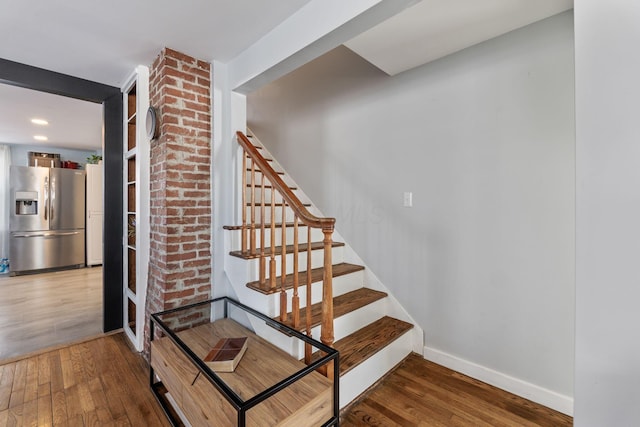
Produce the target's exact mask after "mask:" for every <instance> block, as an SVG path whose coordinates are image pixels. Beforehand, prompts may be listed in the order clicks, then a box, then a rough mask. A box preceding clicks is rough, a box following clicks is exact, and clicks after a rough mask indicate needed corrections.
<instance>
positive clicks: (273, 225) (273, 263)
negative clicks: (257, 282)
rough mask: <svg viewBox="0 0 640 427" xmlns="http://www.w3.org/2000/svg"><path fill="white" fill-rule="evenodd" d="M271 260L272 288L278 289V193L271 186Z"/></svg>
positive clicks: (270, 277)
mask: <svg viewBox="0 0 640 427" xmlns="http://www.w3.org/2000/svg"><path fill="white" fill-rule="evenodd" d="M270 217H271V260H270V261H269V282H270V286H269V287H270V288H271V289H273V290H275V289H276V192H275V188H274V187H273V184H272V185H271V215H270Z"/></svg>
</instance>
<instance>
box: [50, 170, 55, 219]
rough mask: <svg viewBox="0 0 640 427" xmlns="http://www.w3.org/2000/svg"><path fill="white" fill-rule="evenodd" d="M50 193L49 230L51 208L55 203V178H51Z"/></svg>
mask: <svg viewBox="0 0 640 427" xmlns="http://www.w3.org/2000/svg"><path fill="white" fill-rule="evenodd" d="M50 193H51V194H50V197H51V203H50V205H49V206H50V209H51V210H50V211H49V216H50V217H51V221H52V223H51V228H52V227H53V212H54V209H53V207H54V206H55V203H56V178H55V177H52V178H51V191H50Z"/></svg>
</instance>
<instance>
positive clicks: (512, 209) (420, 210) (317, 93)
mask: <svg viewBox="0 0 640 427" xmlns="http://www.w3.org/2000/svg"><path fill="white" fill-rule="evenodd" d="M573 53H574V51H573V17H572V13H571V12H567V13H564V14H562V15H559V16H556V17H552V18H550V19H547V20H545V21H542V22H540V23H538V24H534V25H532V26H529V27H526V28H524V29H521V30H518V31H515V32H512V33H509V34H507V35H505V36H502V37H499V38H497V39H494V40H491V41H489V42H486V43H483V44H481V45H478V46H475V47H472V48H469V49H467V50H464V51H462V52H460V53H458V54H455V55H452V56H449V57H447V58H444V59H442V60H439V61H436V62H434V63H431V64H427V65H426V66H423V67H420V68H417V69H414V70H411V71H408V72H405V73H402V74H400V75H397V76H395V77H388V76H386V75H385V74H384V73H382V72H380V71H379V70H377V69H375V68H374V67H372V66H371V65H370V64H368V63H367V62H365V61H364V60H362V59H361V58H359V57H357V56H355V55H354V54H353V53H352V52H350V51H348V50H347V49H346V48H339V49H337V50H335V51H332V52H330V53H329V54H327V55H325V56H323V57H321V58H319V59H317V60H316V61H314V62H312V63H310V64H308V65H306V66H304V67H302V68H300V69H298V70H296V71H294V72H293V73H291V74H289V75H287V76H285V77H284V78H282V79H280V80H278V81H276V82H274V83H272V84H271V85H269V86H266V87H264V88H262V89H260V90H258V91H256V92H254V93H251V94H249V96H248V120H249V126H250V127H251V128H252V130H253V131H254V132H255V133H256V134H257V136H258V137H259V138H260V139H261V140H262V141H263V142H264V143H265V145H267V146H268V148H269V150H270V151H271V152H272V153H273V154H274V156H276V158H277V159H278V162H280V163H281V164H283V165H284V166H285V168H286V169H287V171H288V172H289V173H290V174H291V175H292V177H293V178H294V179H295V180H296V181H297V183H298V184H299V185H300V186H301V187H302V188H303V190H304V192H305V193H306V194H307V195H309V196H310V197H311V199H312V200H313V201H314V203H315V204H316V205H317V206H318V207H319V208H320V209H321V210H322V211H323V212H324V213H325V214H327V215H330V216H335V217H336V218H337V228H338V230H339V231H340V233H341V234H342V235H343V236H344V237H345V239H347V241H348V242H349V243H350V244H351V245H352V246H353V248H354V249H355V250H356V251H357V252H358V253H359V255H360V256H361V257H362V258H363V259H364V261H365V262H366V263H367V264H368V265H369V267H370V268H371V269H372V270H373V272H374V273H375V274H376V275H378V277H380V278H381V279H382V281H383V282H384V283H385V285H386V286H388V287H389V288H390V289H391V290H392V292H393V293H394V295H395V296H396V297H397V298H398V299H399V300H400V302H401V303H402V304H403V305H404V306H405V308H406V309H407V310H408V311H409V312H410V314H411V315H412V316H413V317H414V318H416V319H417V320H418V322H419V323H420V326H421V327H422V328H423V329H424V330H425V338H426V339H425V342H426V345H427V347H428V349H433V350H437V351H439V352H444V353H445V354H447V355H451V356H453V357H454V358H460V359H461V360H464V361H468V362H470V363H472V364H477V365H481V366H482V367H486V368H489V369H492V370H495V371H497V372H498V373H499V374H500V375H503V374H504V375H506V376H511V377H514V378H516V379H517V381H522V382H524V383H527V384H532V385H535V386H539V387H542V388H544V389H547V390H550V391H552V392H555V393H559V394H560V395H563V396H565V397H566V396H572V394H573V366H574V364H573V360H574V351H573V350H574V347H573V339H574V266H575V257H574V226H575V221H574V196H575V191H574V172H575V169H574V161H575V152H574V92H573V87H574V68H573ZM405 191H412V192H413V198H414V207H413V208H404V207H402V199H403V192H405ZM567 399H569V401H570V398H567Z"/></svg>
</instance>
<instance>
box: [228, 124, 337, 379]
mask: <svg viewBox="0 0 640 427" xmlns="http://www.w3.org/2000/svg"><path fill="white" fill-rule="evenodd" d="M236 135H237V139H238V143H239V144H240V146H241V147H242V148H243V155H242V191H243V193H242V209H243V212H242V252H243V253H246V254H248V255H251V256H256V255H257V256H258V257H259V258H260V264H259V276H260V280H259V281H260V284H261V285H266V282H267V278H266V277H265V276H266V269H267V268H266V258H267V255H266V253H265V246H266V242H265V237H266V224H267V220H266V215H265V213H266V208H267V202H266V200H265V199H266V194H265V188H266V186H265V184H266V183H265V179H266V181H268V184H270V187H269V188H270V189H271V190H270V191H271V201H270V209H269V213H270V220H269V224H268V226H269V231H270V233H269V235H270V246H271V247H270V251H269V256H270V260H269V278H268V281H269V284H268V287H269V289H271V290H272V291H273V292H277V289H276V288H277V285H276V261H275V253H276V249H275V240H276V231H275V226H276V223H275V215H276V192H277V194H278V195H279V197H281V198H282V203H280V206H281V207H282V213H281V221H282V229H281V245H282V249H281V254H280V290H279V292H280V321H282V322H288V323H290V325H291V326H292V327H294V328H296V329H300V328H301V326H302V325H301V324H300V322H301V321H304V322H305V325H304V328H303V329H304V331H305V333H306V334H307V335H309V336H311V302H312V300H311V294H312V290H311V288H312V279H311V267H312V264H311V248H312V244H311V229H312V228H316V229H320V230H322V234H323V236H324V238H323V240H322V243H323V249H324V251H323V257H324V261H323V271H324V273H323V277H322V322H321V330H320V340H321V341H322V342H323V343H324V344H326V345H328V346H331V345H333V340H334V331H333V273H332V269H333V265H332V259H331V258H332V257H331V248H332V246H333V242H332V234H333V231H334V227H335V222H336V220H335V219H334V218H319V217H317V216H315V215H313V214H311V213H310V212H309V211H308V210H307V208H306V207H305V206H304V205H303V204H302V202H301V201H300V199H298V197H297V196H296V195H295V194H294V193H293V192H292V191H291V189H290V188H289V186H288V185H287V184H285V182H284V181H283V180H282V178H280V175H279V174H278V173H277V172H276V171H275V170H274V169H273V168H272V167H271V165H270V164H269V162H267V160H265V158H264V157H263V156H262V155H261V154H260V152H259V151H258V149H257V148H256V147H255V146H254V145H253V144H252V143H251V141H249V139H248V138H247V137H246V136H245V135H244V134H243V133H242V132H237V134H236ZM247 161H249V162H250V164H249V165H247ZM247 172H249V173H250V177H249V179H247V176H246V175H247ZM256 173H260V174H261V179H260V183H259V184H258V183H256ZM247 188H250V191H251V197H250V198H249V201H247V197H246V192H247ZM256 190H259V191H260V204H259V210H258V209H256ZM287 208H289V209H291V211H293V215H294V216H293V251H292V252H291V256H292V258H293V263H292V264H293V268H292V274H291V275H290V281H289V279H288V278H287V230H286V228H287V227H286V221H287V219H286V216H287ZM247 209H249V213H250V215H249V223H247ZM258 212H259V214H260V226H259V229H257V227H256V214H257V213H258ZM299 223H302V224H303V225H306V226H307V238H306V244H307V249H306V256H307V263H306V264H307V266H306V267H307V272H306V273H307V274H306V301H305V305H306V308H305V310H306V315H305V318H304V319H301V316H300V296H299V293H298V288H299V281H300V280H299V271H298V269H299V262H298V257H299V255H300V248H299V234H298V227H299ZM257 231H259V232H260V248H259V250H258V248H257V247H256V232H257ZM247 233H249V236H247ZM289 284H291V286H292V288H293V295H292V296H291V310H292V311H291V318H290V319H289V318H288V311H287V306H288V304H289V301H288V299H289V296H288V294H287V289H288V288H289ZM304 359H305V361H306V362H307V363H310V362H311V347H310V346H308V345H305V357H304ZM325 374H327V376H328V377H329V378H333V364H332V363H330V364H329V365H327V366H326V372H325Z"/></svg>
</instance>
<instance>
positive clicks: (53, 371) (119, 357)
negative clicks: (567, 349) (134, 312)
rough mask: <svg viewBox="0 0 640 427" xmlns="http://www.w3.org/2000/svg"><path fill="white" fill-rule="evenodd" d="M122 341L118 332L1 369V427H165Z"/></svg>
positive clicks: (140, 368) (139, 362) (138, 364)
mask: <svg viewBox="0 0 640 427" xmlns="http://www.w3.org/2000/svg"><path fill="white" fill-rule="evenodd" d="M126 340H127V339H126V338H125V337H124V335H123V334H122V333H119V334H115V335H110V336H104V337H101V338H97V339H94V340H90V341H87V342H84V343H81V344H75V345H72V346H68V347H64V348H61V349H59V350H54V351H50V352H46V353H42V354H40V355H38V356H32V357H29V358H26V359H22V360H20V361H16V362H12V363H8V364H5V365H1V366H0V427H5V426H73V427H76V426H134V427H138V426H145V427H147V426H148V427H155V426H158V427H165V426H169V422H168V421H167V419H166V418H165V416H164V413H163V412H162V409H161V407H160V405H159V404H158V403H157V402H156V400H155V397H154V396H153V394H152V393H151V389H150V388H149V377H148V372H149V371H148V368H147V365H146V362H145V361H144V360H143V359H142V357H141V356H139V355H138V354H136V353H134V352H133V351H132V350H131V349H130V348H129V346H128V344H127V342H126ZM194 427H196V426H194Z"/></svg>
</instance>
